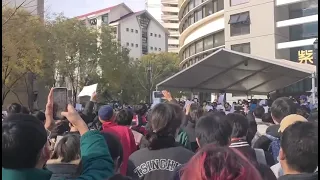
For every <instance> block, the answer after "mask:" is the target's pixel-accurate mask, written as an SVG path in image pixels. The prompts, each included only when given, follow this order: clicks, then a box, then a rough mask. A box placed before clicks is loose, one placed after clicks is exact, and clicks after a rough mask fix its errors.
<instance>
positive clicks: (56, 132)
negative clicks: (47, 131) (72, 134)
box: [50, 120, 70, 138]
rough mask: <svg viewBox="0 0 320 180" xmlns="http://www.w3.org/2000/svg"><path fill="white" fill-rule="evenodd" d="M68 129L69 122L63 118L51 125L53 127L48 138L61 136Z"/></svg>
mask: <svg viewBox="0 0 320 180" xmlns="http://www.w3.org/2000/svg"><path fill="white" fill-rule="evenodd" d="M69 130H70V127H69V122H68V121H67V120H63V121H61V122H59V123H56V125H55V126H54V127H53V129H52V130H51V135H50V138H57V136H62V135H64V133H65V132H67V131H69Z"/></svg>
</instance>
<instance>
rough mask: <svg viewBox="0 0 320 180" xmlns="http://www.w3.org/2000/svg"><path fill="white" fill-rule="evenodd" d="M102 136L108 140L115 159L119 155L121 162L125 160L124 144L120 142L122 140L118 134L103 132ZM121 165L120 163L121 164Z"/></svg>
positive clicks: (112, 156)
mask: <svg viewBox="0 0 320 180" xmlns="http://www.w3.org/2000/svg"><path fill="white" fill-rule="evenodd" d="M101 134H102V136H103V137H104V140H105V141H106V143H107V145H108V149H109V153H110V156H111V158H112V159H113V160H116V159H117V158H118V157H119V163H122V160H123V149H122V145H121V143H120V140H119V139H118V137H117V136H115V135H113V134H111V133H107V132H102V133H101ZM119 165H120V164H119Z"/></svg>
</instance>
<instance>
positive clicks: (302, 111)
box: [297, 106, 310, 119]
mask: <svg viewBox="0 0 320 180" xmlns="http://www.w3.org/2000/svg"><path fill="white" fill-rule="evenodd" d="M297 114H298V115H301V116H303V117H304V118H306V119H308V118H309V116H310V109H309V108H308V107H306V106H299V107H298V108H297Z"/></svg>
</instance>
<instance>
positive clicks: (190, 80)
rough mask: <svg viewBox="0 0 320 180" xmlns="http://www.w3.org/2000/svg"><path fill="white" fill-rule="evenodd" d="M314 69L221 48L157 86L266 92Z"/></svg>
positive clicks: (231, 91) (179, 88) (193, 89)
mask: <svg viewBox="0 0 320 180" xmlns="http://www.w3.org/2000/svg"><path fill="white" fill-rule="evenodd" d="M315 72H316V66H314V65H309V64H300V63H297V62H292V61H288V60H280V59H266V58H261V57H257V56H253V55H250V54H245V53H239V52H236V51H232V50H229V49H220V50H218V51H216V52H214V53H212V54H211V55H209V56H207V57H206V58H204V59H202V60H201V61H199V62H197V63H195V64H193V65H192V66H190V67H188V68H186V69H184V70H182V71H180V72H178V73H177V74H175V75H173V76H171V77H170V78H168V79H166V80H164V81H162V82H160V83H159V84H158V85H157V88H159V89H177V90H185V91H191V92H220V91H225V92H227V93H241V94H242V93H244V94H256V95H259V94H260V95H266V94H268V93H270V92H273V91H275V90H278V89H281V88H284V87H287V86H289V85H292V84H294V83H296V82H298V81H301V80H303V79H305V78H308V77H311V74H312V73H315Z"/></svg>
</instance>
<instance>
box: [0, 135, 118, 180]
mask: <svg viewBox="0 0 320 180" xmlns="http://www.w3.org/2000/svg"><path fill="white" fill-rule="evenodd" d="M80 143H81V145H80V150H81V160H82V165H83V171H82V174H81V175H80V176H79V177H78V178H77V179H76V180H104V179H108V178H109V177H111V176H112V175H113V168H114V165H113V160H112V158H111V156H110V153H109V151H108V146H107V144H106V142H105V140H104V138H103V136H102V135H101V134H100V132H99V131H89V132H87V133H85V134H84V135H83V136H81V140H80ZM51 175H52V173H51V172H50V171H48V170H45V169H19V170H14V169H5V168H2V179H5V180H50V178H51Z"/></svg>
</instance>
